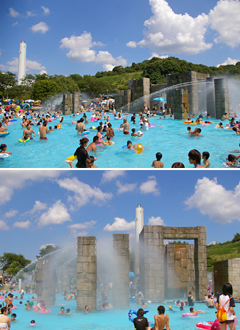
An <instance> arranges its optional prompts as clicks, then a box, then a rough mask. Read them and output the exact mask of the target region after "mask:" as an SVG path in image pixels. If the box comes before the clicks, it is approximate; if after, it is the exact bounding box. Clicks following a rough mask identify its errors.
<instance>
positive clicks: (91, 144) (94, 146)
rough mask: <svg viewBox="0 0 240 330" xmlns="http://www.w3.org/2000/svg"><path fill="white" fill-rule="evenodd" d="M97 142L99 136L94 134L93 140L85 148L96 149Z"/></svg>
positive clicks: (88, 149)
mask: <svg viewBox="0 0 240 330" xmlns="http://www.w3.org/2000/svg"><path fill="white" fill-rule="evenodd" d="M98 142H99V137H98V136H97V135H96V136H94V138H93V142H91V143H90V144H89V145H88V146H87V148H86V150H87V151H97V143H98Z"/></svg>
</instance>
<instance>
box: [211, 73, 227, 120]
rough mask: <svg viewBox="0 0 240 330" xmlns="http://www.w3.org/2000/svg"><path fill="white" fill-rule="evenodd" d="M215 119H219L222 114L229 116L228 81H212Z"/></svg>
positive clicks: (225, 79)
mask: <svg viewBox="0 0 240 330" xmlns="http://www.w3.org/2000/svg"><path fill="white" fill-rule="evenodd" d="M214 85H215V107H216V110H215V112H216V119H221V118H222V116H223V115H224V113H227V114H228V115H229V90H228V79H227V78H218V79H214Z"/></svg>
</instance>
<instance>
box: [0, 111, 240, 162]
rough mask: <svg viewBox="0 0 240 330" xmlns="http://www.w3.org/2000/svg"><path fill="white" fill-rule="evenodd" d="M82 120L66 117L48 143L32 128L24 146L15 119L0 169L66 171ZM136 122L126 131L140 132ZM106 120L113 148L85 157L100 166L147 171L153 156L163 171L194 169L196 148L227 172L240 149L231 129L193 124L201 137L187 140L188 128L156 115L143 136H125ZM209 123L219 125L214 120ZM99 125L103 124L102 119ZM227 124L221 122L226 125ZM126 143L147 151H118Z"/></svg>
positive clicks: (117, 123) (4, 140) (1, 140)
mask: <svg viewBox="0 0 240 330" xmlns="http://www.w3.org/2000/svg"><path fill="white" fill-rule="evenodd" d="M87 117H88V119H90V117H91V113H87ZM125 117H126V118H127V119H128V121H129V122H130V123H131V121H130V119H131V115H128V116H123V118H125ZM80 118H81V115H80V116H76V117H75V118H72V117H71V116H64V121H63V123H62V126H63V128H62V129H58V130H55V131H54V132H52V133H49V134H48V135H47V137H48V139H47V140H40V139H39V134H38V130H39V126H32V128H33V130H34V131H35V134H36V136H35V138H34V139H33V140H31V141H30V142H27V143H19V142H18V139H20V138H22V132H23V128H22V127H21V119H20V118H19V119H17V121H15V122H13V123H12V124H11V125H9V126H8V129H9V132H10V135H8V136H6V137H1V138H0V144H2V143H4V144H7V146H8V149H7V151H10V152H12V156H10V157H8V158H5V159H0V168H70V167H69V165H68V164H67V163H66V162H65V159H66V158H67V157H69V156H71V155H73V154H74V152H75V150H76V149H77V148H78V146H79V140H80V138H82V137H83V136H80V135H78V134H77V131H76V130H75V125H74V124H72V123H71V122H72V120H75V121H77V120H78V119H80ZM139 119H140V117H138V116H137V117H136V123H137V124H136V125H133V124H132V123H131V126H130V131H131V129H132V128H133V127H135V128H136V131H138V130H139V129H140V125H139ZM58 121H59V120H58V119H56V120H53V121H52V122H51V123H49V124H48V127H49V126H52V127H53V126H54V125H56V124H57V123H58ZM110 121H111V123H112V125H113V128H114V131H115V136H114V137H113V139H112V141H113V142H114V145H111V146H99V147H98V151H97V152H90V153H89V154H90V155H93V156H95V157H97V161H96V162H95V165H96V166H98V167H99V168H151V164H152V162H153V160H155V159H156V158H155V154H156V153H157V152H161V153H162V154H163V157H162V162H163V163H164V167H165V168H170V167H171V166H172V164H173V163H174V162H182V163H183V164H184V165H185V167H186V168H193V165H190V164H189V161H188V152H189V151H190V150H191V149H197V150H199V151H200V152H201V153H202V152H203V151H208V152H209V153H210V158H209V161H210V163H211V166H210V168H225V166H224V165H223V163H224V162H225V161H226V157H227V155H228V154H229V153H231V152H232V151H233V150H236V149H237V150H238V149H240V147H239V136H238V135H237V134H236V133H235V132H234V131H232V130H229V129H216V128H215V124H212V125H208V126H202V125H193V126H191V127H192V129H195V128H196V127H199V128H201V129H202V135H203V136H200V137H191V136H189V134H187V126H188V124H183V121H181V120H174V119H171V118H169V117H168V118H167V117H166V118H163V119H159V116H157V117H151V118H150V124H154V125H155V127H150V128H149V130H148V131H145V130H143V132H144V135H143V136H142V137H140V138H138V137H131V136H130V135H124V134H123V133H122V131H121V130H117V129H116V127H119V126H120V124H122V120H115V119H114V117H113V115H112V114H110ZM213 121H214V123H219V122H220V121H219V120H214V119H213ZM102 122H103V123H104V120H102ZM227 123H228V122H226V121H224V122H223V124H224V126H225V125H226V124H227ZM91 126H98V122H91V121H89V124H87V125H86V126H85V127H86V129H89V128H90V127H91ZM96 133H97V131H96V130H91V131H90V134H89V135H88V138H89V143H90V142H92V140H93V137H94V136H95V135H96ZM103 135H105V133H103ZM128 140H131V141H132V143H133V144H138V143H140V144H142V145H143V146H144V148H145V149H144V152H143V153H141V154H136V153H135V152H134V151H132V150H123V149H122V147H123V146H124V145H126V144H127V141H128ZM75 164H76V162H75Z"/></svg>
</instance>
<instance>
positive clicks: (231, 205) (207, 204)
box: [185, 177, 240, 224]
mask: <svg viewBox="0 0 240 330" xmlns="http://www.w3.org/2000/svg"><path fill="white" fill-rule="evenodd" d="M239 200H240V183H238V185H237V186H236V187H235V189H234V190H226V189H225V188H224V187H223V186H222V185H220V184H218V183H217V179H214V180H209V179H208V178H205V177H204V178H202V179H198V181H197V183H196V185H195V192H194V194H193V195H192V196H191V197H190V198H188V199H187V200H186V201H185V204H186V205H187V206H188V207H189V208H197V209H198V210H199V211H200V213H202V214H203V215H208V216H209V218H210V220H213V221H215V222H218V223H221V224H225V223H231V222H232V221H233V220H240V203H239Z"/></svg>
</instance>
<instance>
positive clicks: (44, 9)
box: [41, 6, 50, 15]
mask: <svg viewBox="0 0 240 330" xmlns="http://www.w3.org/2000/svg"><path fill="white" fill-rule="evenodd" d="M41 8H42V9H43V13H44V15H49V14H50V10H49V8H47V7H44V6H41Z"/></svg>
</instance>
